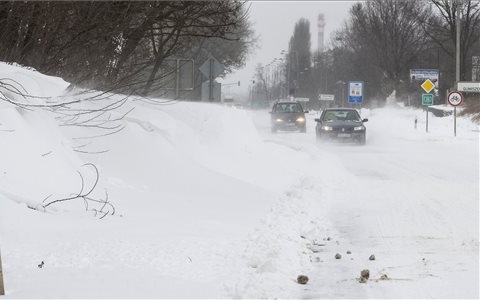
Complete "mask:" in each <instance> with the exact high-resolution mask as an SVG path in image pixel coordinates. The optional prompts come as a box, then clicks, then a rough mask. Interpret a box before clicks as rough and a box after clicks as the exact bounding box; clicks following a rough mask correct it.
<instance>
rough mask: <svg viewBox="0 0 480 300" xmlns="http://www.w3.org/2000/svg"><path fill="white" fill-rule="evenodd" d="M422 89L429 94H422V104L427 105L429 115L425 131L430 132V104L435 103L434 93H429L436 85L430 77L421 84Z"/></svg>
mask: <svg viewBox="0 0 480 300" xmlns="http://www.w3.org/2000/svg"><path fill="white" fill-rule="evenodd" d="M420 86H421V87H422V89H423V90H424V91H425V92H427V94H422V105H425V106H427V109H426V111H427V117H426V119H425V131H426V132H428V106H430V105H433V103H434V102H433V94H429V93H430V92H431V91H432V90H433V88H434V87H435V85H434V84H433V82H432V81H431V80H430V79H427V80H425V81H424V82H423V83H422V84H421V85H420Z"/></svg>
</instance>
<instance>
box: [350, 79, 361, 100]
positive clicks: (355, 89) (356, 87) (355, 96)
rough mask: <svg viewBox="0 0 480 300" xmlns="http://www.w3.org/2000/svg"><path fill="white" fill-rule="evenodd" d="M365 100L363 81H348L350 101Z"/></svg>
mask: <svg viewBox="0 0 480 300" xmlns="http://www.w3.org/2000/svg"><path fill="white" fill-rule="evenodd" d="M362 102H363V81H349V82H348V103H362Z"/></svg>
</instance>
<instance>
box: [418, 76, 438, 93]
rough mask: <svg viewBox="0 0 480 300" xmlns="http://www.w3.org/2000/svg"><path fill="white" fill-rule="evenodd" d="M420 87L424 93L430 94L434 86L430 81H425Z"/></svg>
mask: <svg viewBox="0 0 480 300" xmlns="http://www.w3.org/2000/svg"><path fill="white" fill-rule="evenodd" d="M421 87H422V89H423V90H424V91H425V92H427V93H430V92H431V91H432V90H433V88H434V87H435V84H434V83H433V82H432V81H431V80H430V79H427V80H425V81H424V82H423V83H422V85H421Z"/></svg>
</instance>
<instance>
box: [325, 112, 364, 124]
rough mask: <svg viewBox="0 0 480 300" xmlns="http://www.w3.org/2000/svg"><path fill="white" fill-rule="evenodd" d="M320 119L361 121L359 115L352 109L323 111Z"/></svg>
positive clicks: (326, 120)
mask: <svg viewBox="0 0 480 300" xmlns="http://www.w3.org/2000/svg"><path fill="white" fill-rule="evenodd" d="M322 121H325V122H333V121H350V122H359V121H361V119H360V115H359V114H358V113H357V112H356V111H353V110H331V111H327V112H325V114H324V115H323V118H322Z"/></svg>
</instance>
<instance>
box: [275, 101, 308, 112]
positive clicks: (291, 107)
mask: <svg viewBox="0 0 480 300" xmlns="http://www.w3.org/2000/svg"><path fill="white" fill-rule="evenodd" d="M273 111H274V112H287V113H288V112H294V113H298V112H302V107H301V106H300V104H298V103H277V104H276V105H275V108H274V110H273Z"/></svg>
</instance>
